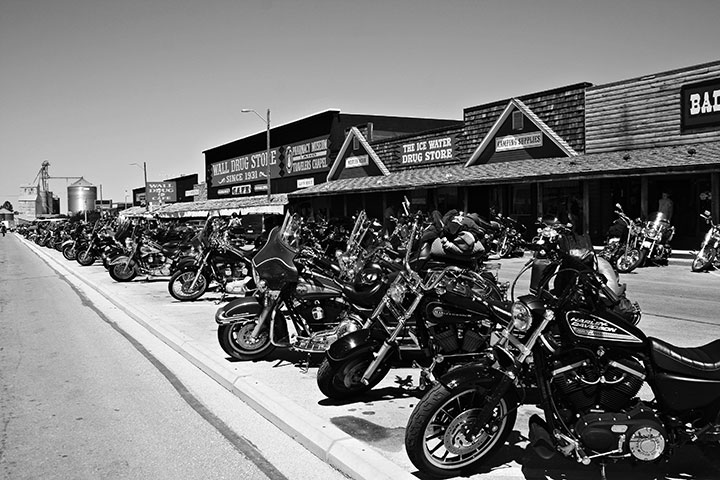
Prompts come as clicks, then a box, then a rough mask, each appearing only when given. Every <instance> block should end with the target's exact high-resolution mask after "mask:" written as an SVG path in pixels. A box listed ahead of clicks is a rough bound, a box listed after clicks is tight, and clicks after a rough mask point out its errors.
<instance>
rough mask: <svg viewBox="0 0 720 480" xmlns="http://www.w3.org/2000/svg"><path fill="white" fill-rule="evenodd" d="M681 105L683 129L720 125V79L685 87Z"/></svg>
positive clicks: (682, 92) (682, 91)
mask: <svg viewBox="0 0 720 480" xmlns="http://www.w3.org/2000/svg"><path fill="white" fill-rule="evenodd" d="M681 103H682V128H683V129H690V128H699V127H709V126H712V125H720V79H715V80H710V81H706V82H701V83H694V84H690V85H684V86H683V87H682V89H681Z"/></svg>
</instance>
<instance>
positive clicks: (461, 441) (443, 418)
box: [405, 384, 517, 477]
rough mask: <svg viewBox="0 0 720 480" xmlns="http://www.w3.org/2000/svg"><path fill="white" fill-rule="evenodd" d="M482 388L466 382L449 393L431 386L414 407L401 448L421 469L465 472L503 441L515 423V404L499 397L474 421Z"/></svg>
mask: <svg viewBox="0 0 720 480" xmlns="http://www.w3.org/2000/svg"><path fill="white" fill-rule="evenodd" d="M486 395H487V390H485V389H484V388H483V387H480V386H474V385H467V386H465V387H463V388H460V389H457V390H454V391H450V390H448V389H446V388H445V387H444V386H443V385H442V384H437V385H435V386H434V387H433V388H432V389H431V390H430V391H429V392H428V393H427V394H426V395H425V396H424V397H423V398H422V399H421V400H420V402H419V403H418V404H417V405H416V406H415V409H414V410H413V412H412V414H411V415H410V418H409V420H408V424H407V428H406V430H405V450H406V451H407V454H408V456H409V457H410V460H411V461H412V463H413V465H415V466H416V467H417V468H418V469H419V470H420V471H421V472H423V473H426V474H430V475H432V476H435V477H455V476H459V475H466V474H469V473H471V472H472V471H473V470H475V469H477V467H479V466H480V465H481V464H482V463H483V462H484V461H485V460H486V458H487V457H488V456H490V455H492V454H493V453H494V452H495V451H497V450H498V449H499V448H500V447H502V446H503V445H504V444H505V440H506V439H507V437H508V435H509V434H510V432H511V431H512V428H513V426H514V424H515V418H516V415H517V410H516V409H515V403H514V402H512V401H509V400H508V397H507V396H505V397H503V398H501V399H500V401H499V402H498V404H497V405H495V406H494V408H493V410H492V414H491V416H490V419H489V420H488V421H487V422H485V424H484V425H480V424H479V420H478V415H480V412H481V411H482V410H483V407H484V399H485V398H486Z"/></svg>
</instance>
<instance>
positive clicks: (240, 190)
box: [230, 185, 252, 195]
mask: <svg viewBox="0 0 720 480" xmlns="http://www.w3.org/2000/svg"><path fill="white" fill-rule="evenodd" d="M230 191H231V192H232V194H233V195H247V194H248V193H251V192H252V188H251V186H250V185H235V186H234V187H231V188H230Z"/></svg>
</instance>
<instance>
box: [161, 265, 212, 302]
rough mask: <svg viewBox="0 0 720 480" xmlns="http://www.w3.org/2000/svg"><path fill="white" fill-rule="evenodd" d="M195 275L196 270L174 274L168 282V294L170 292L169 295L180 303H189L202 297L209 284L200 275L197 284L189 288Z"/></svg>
mask: <svg viewBox="0 0 720 480" xmlns="http://www.w3.org/2000/svg"><path fill="white" fill-rule="evenodd" d="M195 275H197V271H196V270H186V271H180V272H175V273H174V274H173V275H172V277H170V281H169V282H168V292H170V295H172V297H173V298H174V299H176V300H180V301H181V302H189V301H192V300H197V299H198V298H200V297H202V295H203V294H204V293H205V292H206V291H207V288H208V284H209V283H210V282H209V281H208V279H207V277H205V275H203V274H200V276H199V277H198V279H197V282H195V286H194V287H192V288H191V285H192V282H193V280H194V279H195Z"/></svg>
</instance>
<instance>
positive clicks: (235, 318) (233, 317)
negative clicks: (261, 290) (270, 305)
mask: <svg viewBox="0 0 720 480" xmlns="http://www.w3.org/2000/svg"><path fill="white" fill-rule="evenodd" d="M262 310H263V306H262V305H260V303H259V302H258V301H257V299H256V298H255V297H242V298H237V299H235V300H233V301H231V302H228V303H226V304H225V305H223V306H222V307H220V308H219V309H218V311H217V312H215V321H216V322H217V323H218V325H230V324H231V323H237V322H242V321H244V320H253V319H256V318H258V316H259V315H260V313H261V312H262Z"/></svg>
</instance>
